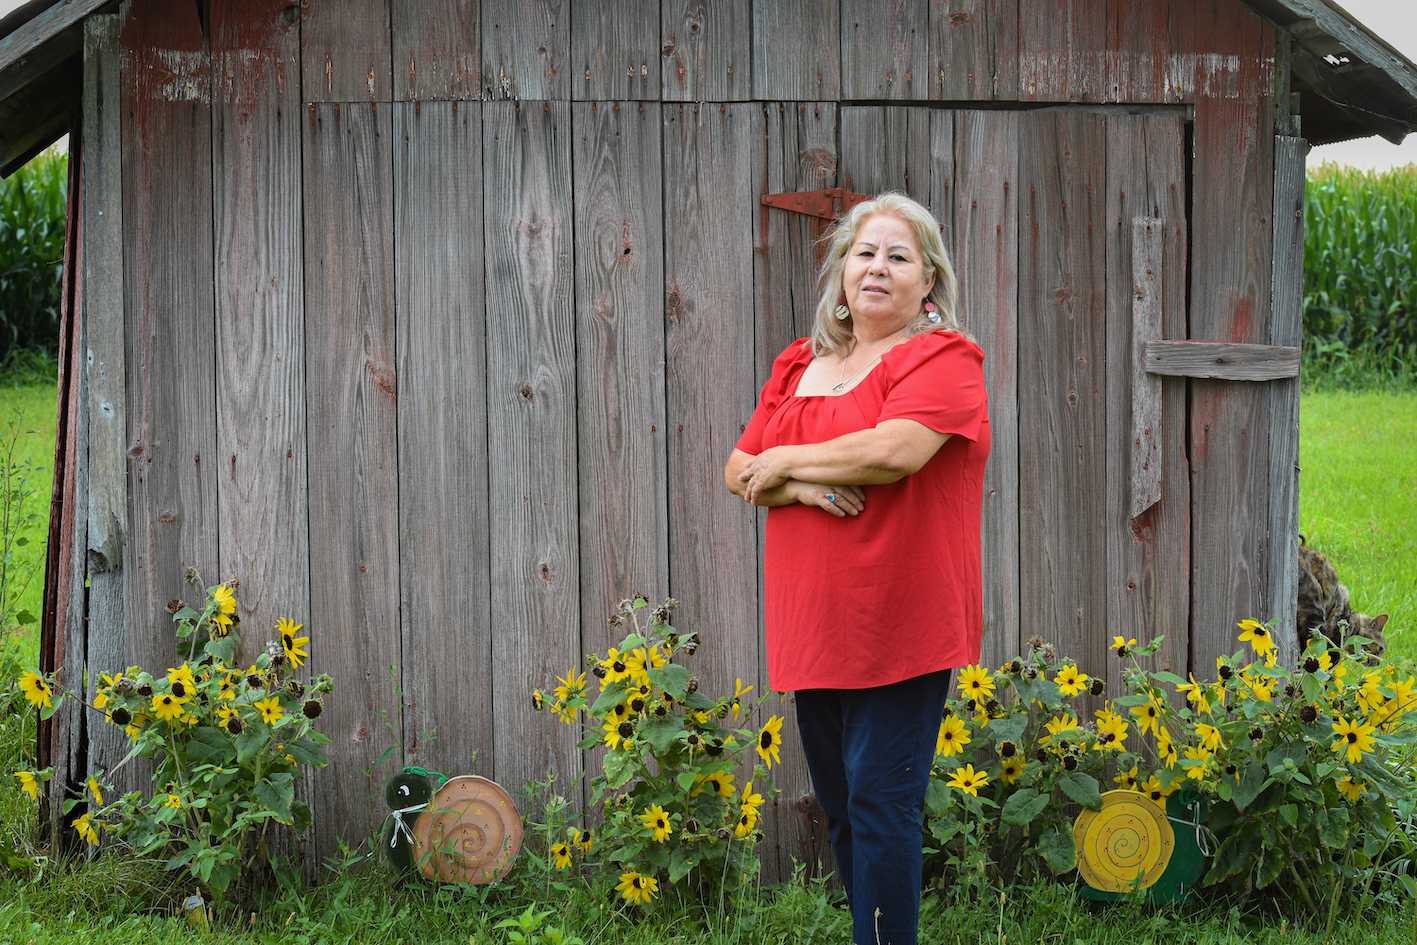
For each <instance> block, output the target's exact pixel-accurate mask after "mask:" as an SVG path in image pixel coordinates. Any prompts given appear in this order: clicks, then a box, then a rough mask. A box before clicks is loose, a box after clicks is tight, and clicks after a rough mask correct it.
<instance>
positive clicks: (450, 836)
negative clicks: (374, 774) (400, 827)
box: [410, 775, 522, 884]
mask: <svg viewBox="0 0 1417 945" xmlns="http://www.w3.org/2000/svg"><path fill="white" fill-rule="evenodd" d="M521 846H522V821H521V815H520V814H518V813H517V807H516V804H515V803H513V801H512V798H511V795H509V794H508V793H507V792H506V790H505V789H503V787H502V786H501V785H500V784H497V783H496V782H495V781H489V780H487V779H486V778H482V777H478V776H476V775H464V776H462V777H457V778H452V779H450V780H449V781H448V782H447V783H446V784H444V785H443V786H442V787H441V788H439V789H438V791H437V793H435V794H434V795H433V797H432V799H431V800H430V801H429V802H428V808H427V810H425V811H423V812H422V813H420V814H419V815H418V819H417V821H415V823H414V825H413V843H412V850H411V851H410V853H411V857H410V858H411V860H412V862H413V863H414V864H415V865H416V866H417V868H418V870H419V871H420V872H421V873H422V874H423V875H424V876H425V877H427V878H428V879H431V880H434V881H437V882H443V883H474V884H482V883H493V882H496V881H497V880H499V879H501V878H502V877H503V876H505V875H506V874H507V871H508V870H510V869H511V868H512V862H513V861H514V860H515V859H516V858H517V853H518V852H519V851H520V850H521Z"/></svg>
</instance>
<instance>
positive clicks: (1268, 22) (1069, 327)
mask: <svg viewBox="0 0 1417 945" xmlns="http://www.w3.org/2000/svg"><path fill="white" fill-rule="evenodd" d="M1301 116H1302V125H1301ZM1413 127H1417V69H1414V67H1413V66H1412V64H1411V63H1409V62H1407V61H1406V60H1405V59H1403V58H1402V57H1401V56H1399V55H1398V54H1397V53H1396V52H1394V51H1393V50H1392V49H1391V48H1389V47H1388V46H1386V45H1385V44H1384V43H1383V42H1382V41H1381V40H1380V39H1378V38H1377V37H1375V36H1373V35H1372V34H1371V33H1370V32H1369V31H1367V30H1366V29H1364V28H1363V27H1362V26H1361V25H1360V24H1358V23H1356V22H1355V21H1353V20H1352V18H1351V17H1349V16H1348V15H1347V14H1345V13H1344V12H1343V11H1342V10H1340V9H1339V8H1338V7H1337V6H1335V5H1333V4H1331V3H1328V2H1325V0H1243V2H1242V0H1047V2H1045V0H930V2H923V0H922V2H918V3H896V4H887V5H882V4H880V3H871V2H867V0H815V2H814V0H684V2H674V0H636V2H628V0H524V2H511V0H482V2H480V3H479V2H476V0H344V2H333V0H304V2H302V3H298V4H297V3H291V2H289V0H239V2H238V0H126V2H123V3H122V4H115V3H112V2H110V3H106V4H105V3H103V2H99V0H60V2H55V0H34V2H32V3H30V4H28V5H27V6H25V7H23V8H22V9H21V10H19V11H17V13H15V14H14V15H12V16H11V17H10V18H7V19H6V20H4V21H3V22H0V165H3V167H4V169H7V170H8V169H9V168H12V167H14V166H16V165H17V162H20V161H22V160H23V159H25V158H26V157H27V156H28V155H29V154H31V153H33V152H34V151H35V150H36V149H37V148H39V147H42V146H43V145H44V144H46V143H48V141H50V140H52V139H53V138H54V137H55V136H57V135H58V134H59V133H62V132H63V131H64V130H70V131H71V133H72V137H71V154H72V155H74V157H75V158H76V160H74V161H73V163H72V174H73V186H72V187H71V191H70V193H71V198H70V199H71V210H70V219H71V227H70V244H69V257H68V263H69V267H68V269H67V273H68V282H67V286H68V299H69V307H68V317H67V321H66V325H65V332H66V333H65V337H64V342H63V344H64V351H65V355H64V362H63V368H62V375H61V383H60V404H59V432H60V438H59V446H58V454H59V455H58V464H57V467H56V468H57V470H58V475H57V476H56V483H55V503H54V513H53V525H52V528H51V543H50V568H49V574H48V584H47V597H46V609H45V614H44V628H45V637H44V647H45V648H44V658H45V661H46V668H49V669H59V670H60V671H61V672H62V673H63V678H64V680H65V682H66V683H67V684H68V685H71V686H76V685H80V684H81V683H82V679H83V677H82V675H81V673H82V670H83V667H85V666H88V667H91V668H92V670H93V671H96V670H98V669H99V668H106V667H110V666H115V665H124V664H128V663H133V662H144V663H146V664H148V665H152V666H157V667H161V666H164V665H166V663H164V660H168V659H170V658H171V654H172V639H171V633H170V624H169V620H168V617H167V615H166V614H165V613H164V612H163V605H164V603H165V602H166V601H168V600H169V599H171V598H173V597H178V596H181V595H183V594H184V587H183V573H184V571H185V569H186V568H188V567H196V568H198V569H199V570H200V572H201V574H202V575H203V576H204V577H206V578H208V579H209V580H212V581H215V580H216V579H217V578H222V579H236V580H239V581H240V583H241V601H242V607H243V610H242V617H243V628H244V631H245V633H246V636H247V639H248V641H253V642H258V641H260V640H262V639H263V637H262V636H261V634H262V630H263V628H266V627H270V626H271V625H272V624H273V623H274V622H275V620H276V619H277V618H280V617H293V618H295V619H297V620H300V621H302V622H303V623H304V624H305V625H306V627H307V628H308V630H309V631H310V632H311V636H312V637H313V642H312V645H311V659H310V669H311V670H312V671H314V672H317V673H319V672H328V673H331V674H332V675H333V676H334V677H335V678H336V679H337V681H338V686H339V688H338V690H337V693H336V695H335V696H334V697H333V698H331V699H330V701H329V706H328V709H327V712H326V716H325V719H324V730H325V731H327V732H328V733H329V734H330V735H331V736H332V737H333V738H334V740H335V743H334V745H333V746H332V752H331V753H332V757H333V763H332V764H331V766H330V767H329V768H328V769H325V770H322V771H320V772H318V773H316V774H315V775H314V776H313V777H312V779H311V781H310V783H309V785H308V787H309V790H310V793H311V795H312V797H313V807H314V810H315V831H316V836H317V839H318V845H319V846H321V847H325V848H327V845H328V844H329V843H330V842H331V841H332V839H333V838H334V837H335V836H336V835H341V834H342V835H343V836H345V837H346V838H349V839H351V840H358V839H360V838H361V837H363V836H366V835H367V834H368V832H369V831H370V830H371V828H372V827H373V825H375V824H376V823H377V822H378V820H379V817H380V816H381V810H380V808H381V806H382V804H381V801H379V800H378V799H377V798H376V796H375V795H376V794H377V784H376V781H377V778H378V777H379V776H380V772H372V773H370V769H371V768H372V767H373V766H374V764H375V762H376V761H377V759H378V758H379V756H380V754H381V752H382V751H383V750H384V748H385V747H386V746H387V745H389V744H390V743H391V736H390V734H389V729H387V728H386V726H385V720H386V719H387V720H388V722H389V723H391V724H392V726H393V729H394V730H395V731H397V732H400V733H401V737H402V740H403V745H404V748H405V750H406V752H407V757H408V758H410V759H413V758H417V759H418V761H419V762H420V763H422V764H425V765H428V766H431V767H436V768H440V769H444V770H449V771H467V770H472V769H475V770H476V771H478V772H480V773H484V774H488V775H490V776H492V777H495V778H496V779H497V780H499V781H501V782H503V783H504V784H507V785H509V786H512V787H516V786H519V785H521V784H522V783H523V782H524V781H525V780H526V779H528V778H532V777H544V776H545V774H546V773H547V772H548V771H551V772H554V773H555V774H556V775H557V777H558V779H559V781H558V783H560V784H561V785H570V784H572V783H573V782H574V780H575V779H576V778H578V777H579V776H580V774H581V772H582V771H583V770H584V768H585V765H586V762H587V759H586V758H585V757H583V755H582V753H581V752H580V751H579V750H577V749H576V748H575V741H576V734H575V733H573V732H572V731H571V730H570V729H569V728H567V727H566V726H563V725H560V724H558V723H556V722H555V721H554V720H551V719H548V718H547V717H545V716H538V715H535V714H534V713H533V711H532V709H531V703H530V699H529V693H530V692H531V690H532V689H534V688H537V687H542V688H545V687H548V686H550V685H553V684H554V677H555V676H556V675H557V674H560V673H564V672H565V671H566V669H567V668H568V667H570V666H573V665H576V664H577V663H579V662H580V661H581V658H582V655H583V654H585V653H587V652H590V651H594V650H604V648H606V647H607V646H610V645H613V643H614V642H616V640H615V634H613V633H612V632H611V630H610V629H609V628H608V627H607V625H606V621H605V617H606V615H607V614H608V613H609V612H610V610H611V609H612V608H613V606H614V603H615V602H616V601H617V600H619V599H620V598H621V597H623V596H626V595H627V594H629V593H632V592H635V591H644V592H647V593H649V594H650V595H651V596H654V597H659V596H662V595H666V594H672V595H673V596H675V597H677V598H678V599H679V600H680V601H681V602H682V605H681V608H680V611H679V615H678V619H677V620H676V623H677V624H678V625H679V626H680V627H681V628H683V629H686V630H693V631H697V632H698V633H699V634H700V635H701V637H702V640H703V646H702V648H701V649H700V651H699V653H698V655H697V656H696V657H694V659H695V666H694V671H695V672H696V673H697V675H698V676H699V677H700V678H701V679H702V680H703V684H704V687H705V688H706V689H707V690H710V691H716V692H722V691H724V690H725V689H729V690H731V689H732V687H733V685H734V681H735V679H736V678H739V677H741V678H743V679H745V680H750V681H759V680H762V679H763V678H764V676H765V667H764V666H763V664H762V655H761V646H760V627H759V624H760V615H761V605H760V598H761V590H760V588H761V578H760V574H759V567H758V560H759V547H758V546H759V543H760V536H761V526H762V522H763V517H762V515H761V514H760V513H755V512H754V511H753V510H752V509H750V508H748V507H745V506H743V505H742V504H741V503H740V502H739V501H738V500H737V499H736V498H734V497H733V496H731V495H729V494H728V493H727V492H726V491H725V490H724V489H723V486H722V481H721V477H720V471H721V469H722V464H723V462H724V460H725V458H726V457H727V455H728V452H729V450H730V448H731V447H732V446H733V444H734V442H735V441H736V439H737V436H738V434H739V431H740V430H741V429H742V427H743V424H744V423H745V422H746V421H747V419H748V417H749V415H750V413H751V411H752V409H753V405H754V402H755V398H756V394H757V390H758V388H759V386H760V385H761V384H762V383H763V381H764V380H765V379H766V374H767V371H768V368H769V365H770V364H771V361H772V358H773V356H774V355H775V354H776V353H777V352H778V351H779V350H780V349H781V348H782V347H783V346H784V345H785V344H786V343H787V342H788V341H789V340H790V339H792V338H795V337H798V336H801V335H803V334H805V333H807V331H808V327H807V324H808V319H809V317H810V312H811V308H812V303H813V296H814V291H813V284H812V277H811V273H812V269H813V263H814V251H813V244H812V241H813V239H814V237H816V236H817V235H819V234H820V233H821V232H823V227H824V226H825V225H826V223H827V220H826V219H825V218H823V217H819V216H812V215H807V214H803V213H798V212H795V211H794V209H792V208H795V207H796V206H798V204H797V203H796V201H797V199H798V198H796V197H789V198H786V199H783V200H768V201H766V202H765V201H764V197H765V196H769V195H775V194H798V193H801V192H807V191H834V192H827V193H822V194H817V195H816V197H815V199H812V198H811V197H810V196H809V197H804V198H802V203H801V206H803V207H807V208H809V209H810V208H811V207H813V206H815V207H817V208H818V209H819V212H820V213H822V214H824V215H825V217H826V218H829V217H830V216H831V215H832V212H833V210H834V209H835V208H836V207H837V206H839V204H838V203H837V201H840V200H842V199H849V195H850V194H852V193H861V194H873V193H876V192H878V191H881V190H884V189H888V188H892V189H900V190H904V191H906V192H908V193H910V194H912V195H913V196H915V197H917V198H918V199H920V200H921V201H923V202H924V203H925V204H927V205H929V206H930V207H932V208H933V210H934V211H935V213H936V214H937V215H938V216H939V218H940V219H941V221H942V222H943V225H944V229H945V235H946V242H947V245H949V246H951V247H952V250H953V254H954V259H955V262H956V266H957V269H958V272H959V276H960V282H961V284H962V287H963V316H964V320H965V322H966V324H967V325H968V326H969V328H970V329H971V330H972V331H973V332H974V333H975V334H976V335H977V336H978V337H979V338H980V340H981V343H982V344H983V346H984V348H985V351H986V353H987V361H986V370H987V372H988V381H989V391H990V398H991V407H992V410H991V416H992V425H993V432H994V451H993V455H992V457H991V462H990V471H989V478H988V483H987V489H986V496H985V500H986V509H985V528H984V544H985V581H986V587H985V597H986V600H985V612H986V615H987V621H988V625H987V628H986V633H985V649H986V652H985V659H986V660H987V661H989V662H991V663H992V664H993V665H998V664H999V662H1000V661H1001V660H1003V659H1005V658H1006V657H1008V656H1010V655H1012V654H1014V653H1015V652H1018V651H1019V650H1020V647H1021V645H1022V641H1024V640H1026V639H1027V638H1029V637H1031V636H1034V635H1038V636H1042V637H1045V638H1047V639H1049V640H1051V641H1054V642H1055V643H1057V644H1058V645H1059V647H1060V648H1061V649H1062V650H1063V652H1065V653H1067V654H1071V655H1073V656H1075V657H1076V658H1077V659H1078V660H1079V662H1080V663H1081V665H1082V666H1083V668H1084V670H1085V671H1089V672H1094V673H1098V674H1104V673H1105V674H1108V675H1109V676H1111V677H1115V673H1116V669H1115V667H1114V666H1113V665H1112V664H1111V663H1109V662H1108V660H1107V658H1106V652H1107V651H1106V647H1107V643H1108V641H1109V640H1110V638H1111V636H1112V635H1113V634H1122V635H1124V636H1128V637H1137V638H1142V639H1145V638H1147V637H1150V636H1153V635H1156V634H1165V636H1166V640H1167V642H1166V647H1165V649H1164V650H1163V655H1164V658H1165V660H1166V661H1167V663H1168V665H1169V666H1170V668H1172V669H1173V670H1175V671H1176V672H1185V671H1186V670H1188V669H1194V670H1195V671H1197V673H1204V672H1207V671H1210V670H1211V669H1213V662H1212V658H1213V656H1214V655H1215V654H1217V653H1219V652H1222V651H1229V650H1231V649H1233V648H1234V637H1233V634H1234V633H1235V629H1234V625H1235V622H1236V621H1237V620H1238V619H1241V618H1244V617H1250V616H1254V617H1260V618H1279V619H1280V620H1282V621H1284V622H1285V626H1286V627H1288V626H1289V623H1290V622H1291V621H1292V615H1293V610H1294V588H1295V576H1294V574H1293V561H1294V557H1295V552H1294V549H1295V546H1296V541H1297V539H1296V522H1297V480H1298V472H1299V470H1298V466H1297V458H1298V396H1299V389H1298V380H1297V377H1296V376H1295V375H1296V374H1297V371H1298V354H1297V350H1296V347H1297V345H1298V344H1299V340H1300V331H1301V319H1300V305H1301V294H1300V292H1301V284H1300V279H1301V269H1302V265H1301V257H1302V230H1303V218H1302V207H1303V203H1302V196H1303V179H1304V178H1303V174H1304V159H1305V153H1306V151H1307V147H1308V144H1307V143H1306V139H1307V141H1312V142H1325V141H1331V140H1339V139H1342V138H1348V137H1355V136H1360V135H1367V134H1373V133H1381V134H1384V135H1386V136H1388V137H1390V138H1393V139H1394V140H1397V139H1400V138H1401V137H1402V135H1404V134H1405V133H1406V132H1407V131H1409V130H1410V129H1412V128H1413ZM1200 342H1212V343H1214V344H1210V345H1205V344H1199V343H1200ZM908 645H909V641H902V646H908ZM391 667H392V668H393V669H392V678H391ZM1112 681H1113V682H1114V683H1115V682H1116V681H1117V680H1116V679H1115V678H1113V680H1112ZM395 684H397V686H398V688H399V691H401V693H402V700H403V701H402V702H401V701H400V698H399V695H398V693H397V692H396V689H395ZM90 685H92V682H90ZM771 708H772V709H773V710H774V711H778V710H777V703H776V702H775V701H774V703H773V704H772V705H771ZM783 711H785V712H786V713H787V714H788V715H789V717H790V716H791V711H792V710H791V702H790V700H789V701H787V702H786V703H785V704H784V709H783ZM434 731H436V738H435V739H432V740H428V739H427V737H426V734H427V733H430V732H434ZM117 736H118V733H117V732H115V731H113V730H110V729H106V728H105V726H103V725H102V724H95V722H94V720H93V719H91V718H90V719H85V718H83V717H81V716H80V715H79V714H77V713H74V712H72V711H65V712H62V713H60V714H59V715H57V716H56V717H55V718H54V720H53V722H52V724H51V725H49V726H47V727H46V728H45V730H44V732H43V734H42V745H41V750H42V751H43V752H44V754H45V762H46V763H53V764H55V765H56V766H57V769H58V772H59V777H57V778H56V779H55V781H54V782H53V784H54V786H55V790H62V788H63V786H64V785H65V784H66V783H76V782H77V780H78V779H79V778H80V777H81V776H82V774H83V773H84V772H85V771H87V770H89V769H91V768H95V767H107V768H111V767H112V765H113V763H114V762H116V761H117V759H118V757H119V756H120V753H121V751H122V746H121V745H120V744H119V741H118V737H117ZM792 745H793V742H792V741H791V740H790V741H789V747H792ZM776 783H777V786H778V787H780V788H782V789H783V794H782V796H781V798H780V799H779V800H778V801H777V802H775V803H774V808H773V811H772V812H771V813H770V816H769V817H768V819H767V831H768V836H767V840H766V841H765V843H764V845H763V848H762V855H763V860H764V864H765V875H767V876H769V877H777V876H783V875H786V873H787V870H788V868H789V858H791V857H800V856H802V855H803V854H804V853H807V854H810V853H811V849H810V845H811V843H812V842H813V836H814V833H813V830H812V826H811V825H810V824H808V823H807V822H806V820H805V819H804V817H803V816H802V813H801V812H802V811H804V810H805V809H806V808H805V806H804V805H803V804H802V803H801V802H800V799H801V798H802V797H803V796H804V795H805V794H806V793H807V792H808V790H809V785H808V780H807V776H806V772H805V766H804V764H803V763H802V761H801V758H800V755H799V754H798V753H797V752H796V751H795V750H791V751H789V752H788V753H787V756H786V758H785V760H784V763H783V765H782V766H781V768H780V769H778V771H777V774H776ZM573 790H574V789H573ZM54 809H55V810H56V811H57V805H56V806H55V808H54Z"/></svg>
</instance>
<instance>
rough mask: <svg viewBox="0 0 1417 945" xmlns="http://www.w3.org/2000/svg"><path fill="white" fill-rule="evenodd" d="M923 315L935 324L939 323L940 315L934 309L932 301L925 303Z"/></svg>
mask: <svg viewBox="0 0 1417 945" xmlns="http://www.w3.org/2000/svg"><path fill="white" fill-rule="evenodd" d="M925 317H926V318H928V319H930V321H931V323H933V324H935V325H938V324H940V315H939V313H938V312H936V311H935V303H934V302H926V303H925Z"/></svg>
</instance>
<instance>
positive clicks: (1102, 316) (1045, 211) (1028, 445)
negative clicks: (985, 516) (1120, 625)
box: [1018, 111, 1107, 673]
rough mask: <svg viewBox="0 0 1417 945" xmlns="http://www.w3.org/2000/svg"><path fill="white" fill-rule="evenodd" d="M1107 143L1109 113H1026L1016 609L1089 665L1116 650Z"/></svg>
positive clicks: (1026, 623) (1023, 621)
mask: <svg viewBox="0 0 1417 945" xmlns="http://www.w3.org/2000/svg"><path fill="white" fill-rule="evenodd" d="M1105 148H1106V137H1105V129H1104V125H1103V119H1102V117H1101V116H1100V115H1095V114H1088V113H1085V112H1076V111H1045V112H1035V113H1032V114H1029V115H1025V116H1021V118H1020V128H1019V192H1020V195H1021V196H1020V200H1021V201H1023V203H1024V206H1023V207H1021V208H1020V213H1021V216H1022V221H1021V225H1022V229H1023V239H1022V241H1021V246H1020V250H1019V330H1018V337H1019V348H1018V358H1019V361H1018V372H1019V377H1021V378H1022V377H1026V378H1029V379H1030V380H1029V387H1028V393H1027V396H1024V397H1021V398H1020V401H1019V545H1020V552H1019V554H1020V558H1021V563H1020V568H1019V583H1020V614H1019V619H1020V625H1021V626H1022V627H1025V628H1030V629H1028V630H1026V631H1025V632H1027V633H1029V634H1030V635H1032V634H1033V633H1041V635H1042V636H1044V637H1045V638H1048V639H1049V640H1050V642H1053V643H1056V644H1057V646H1058V650H1059V652H1060V653H1065V654H1069V655H1071V656H1072V657H1073V658H1074V659H1076V660H1077V662H1078V665H1079V666H1081V667H1083V669H1084V671H1085V672H1088V673H1093V672H1095V671H1096V670H1095V667H1101V666H1104V665H1105V662H1104V661H1105V660H1106V657H1107V641H1106V640H1104V639H1103V637H1102V633H1101V632H1099V628H1101V627H1104V626H1106V622H1105V618H1106V593H1105V582H1104V577H1105V573H1106V570H1105V569H1106V563H1107V550H1106V541H1105V537H1104V534H1103V532H1102V530H1101V529H1099V528H1098V526H1097V523H1098V522H1101V521H1104V514H1105V497H1104V496H1103V495H1102V494H1101V490H1099V489H1098V488H1097V485H1098V482H1099V480H1100V479H1101V478H1102V476H1103V474H1104V472H1105V469H1106V426H1105V425H1106V419H1107V416H1106V397H1105V385H1106V376H1105V373H1104V360H1103V359H1104V358H1105V356H1106V324H1107V323H1106V315H1107V310H1106V245H1105V240H1104V232H1105V231H1104V228H1103V227H1102V226H1100V225H1098V224H1101V223H1102V222H1103V220H1104V217H1103V214H1104V213H1105V212H1106V203H1105V185H1106V179H1105V168H1106V152H1105ZM1032 628H1039V629H1037V630H1035V629H1032Z"/></svg>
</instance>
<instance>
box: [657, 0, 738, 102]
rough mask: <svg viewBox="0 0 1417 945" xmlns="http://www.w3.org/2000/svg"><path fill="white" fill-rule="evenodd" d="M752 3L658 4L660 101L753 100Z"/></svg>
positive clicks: (668, 0)
mask: <svg viewBox="0 0 1417 945" xmlns="http://www.w3.org/2000/svg"><path fill="white" fill-rule="evenodd" d="M752 30H753V0H663V3H662V4H661V7H660V40H661V42H662V43H663V45H662V47H661V56H662V59H661V63H660V64H661V68H662V69H663V70H664V76H663V79H662V80H661V82H660V88H661V89H662V90H663V91H662V92H661V97H662V98H663V99H664V101H666V102H728V101H742V100H745V99H750V98H752V97H753V81H752V75H751V73H752V71H753V49H752V39H751V36H752Z"/></svg>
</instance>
